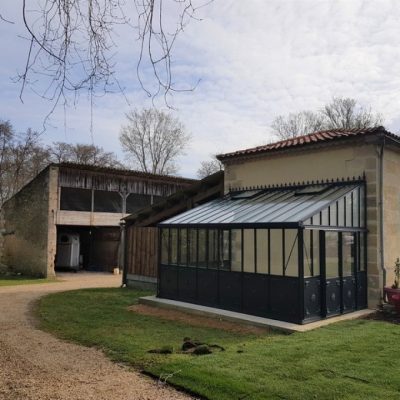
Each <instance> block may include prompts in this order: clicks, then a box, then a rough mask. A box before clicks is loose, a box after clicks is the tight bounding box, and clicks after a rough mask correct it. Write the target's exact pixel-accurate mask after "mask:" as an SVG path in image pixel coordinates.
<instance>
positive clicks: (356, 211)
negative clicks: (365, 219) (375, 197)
mask: <svg viewBox="0 0 400 400" xmlns="http://www.w3.org/2000/svg"><path fill="white" fill-rule="evenodd" d="M359 195H360V190H359V189H356V190H355V191H354V192H353V226H357V227H358V226H360V204H359Z"/></svg>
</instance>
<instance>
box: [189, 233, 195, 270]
mask: <svg viewBox="0 0 400 400" xmlns="http://www.w3.org/2000/svg"><path fill="white" fill-rule="evenodd" d="M188 258H189V266H191V267H195V266H196V265H197V230H196V229H189V257H188Z"/></svg>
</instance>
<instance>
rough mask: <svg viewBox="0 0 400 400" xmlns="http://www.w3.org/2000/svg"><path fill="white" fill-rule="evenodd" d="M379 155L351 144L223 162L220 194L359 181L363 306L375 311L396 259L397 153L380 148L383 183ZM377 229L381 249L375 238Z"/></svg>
mask: <svg viewBox="0 0 400 400" xmlns="http://www.w3.org/2000/svg"><path fill="white" fill-rule="evenodd" d="M380 152H381V146H380V145H379V144H373V143H370V144H369V143H368V142H360V141H358V142H354V141H352V142H347V143H342V144H340V145H339V144H337V145H330V146H319V147H317V146H316V147H314V148H306V149H292V150H290V151H282V152H275V153H268V154H263V155H259V156H257V157H248V158H247V159H245V158H238V159H232V160H228V161H226V164H225V191H226V192H227V191H229V190H230V189H231V188H233V189H234V188H243V187H253V186H265V185H279V184H285V183H287V184H291V183H298V182H303V181H305V182H306V181H317V180H320V181H321V180H324V181H326V180H330V179H337V178H350V179H352V178H353V177H356V178H358V177H359V176H365V180H366V190H367V227H368V243H367V248H368V250H367V268H368V302H369V306H370V307H375V306H376V305H377V304H378V303H379V302H380V301H381V299H382V289H383V286H384V285H385V284H389V283H390V282H391V280H392V266H393V264H394V261H395V259H396V258H397V257H400V250H398V248H399V247H398V240H399V239H400V209H399V205H400V187H399V185H398V177H399V176H400V154H399V152H398V151H395V150H394V149H386V148H385V150H384V152H383V156H382V157H383V158H382V165H383V174H382V176H383V179H382V182H380V176H381V174H380V166H381V162H380V159H381V158H380ZM380 185H382V187H383V198H384V200H383V203H384V204H383V205H382V206H383V220H382V218H381V214H380V200H379V199H380V195H379V194H380V187H381V186H380ZM382 225H383V231H384V238H383V239H384V240H383V243H384V245H383V246H381V242H382V241H381V238H380V234H379V233H380V231H381V229H380V227H381V226H382ZM382 260H383V262H382ZM387 267H390V268H387Z"/></svg>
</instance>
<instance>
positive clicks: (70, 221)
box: [0, 164, 194, 277]
mask: <svg viewBox="0 0 400 400" xmlns="http://www.w3.org/2000/svg"><path fill="white" fill-rule="evenodd" d="M193 182H194V181H193ZM191 184H192V180H190V179H184V178H176V177H168V176H161V175H152V174H145V173H141V172H137V171H123V170H113V169H109V168H101V167H93V166H84V165H79V164H54V165H50V166H48V167H47V168H46V169H45V170H43V171H42V172H41V173H40V174H39V175H38V176H37V177H36V178H34V179H33V180H32V181H31V182H30V183H28V184H27V185H26V186H24V187H23V188H22V189H21V190H20V191H19V192H18V193H17V194H16V195H14V196H13V197H12V198H11V199H9V200H8V201H6V202H5V203H4V205H3V207H2V209H1V210H0V267H1V265H5V266H6V267H7V268H10V269H11V270H13V271H16V272H20V273H22V274H25V275H30V276H38V277H52V276H54V275H55V271H54V266H55V259H56V251H57V229H59V228H60V227H61V228H68V229H69V228H71V229H72V230H73V229H77V228H81V227H88V229H90V228H91V227H97V228H101V229H105V228H106V227H107V228H109V227H114V228H117V229H119V223H120V221H121V218H123V217H126V216H127V215H128V214H127V213H126V212H125V210H126V208H125V209H124V206H123V207H122V210H121V211H122V212H95V211H94V210H93V204H94V193H95V190H101V191H109V192H111V191H113V192H119V194H120V195H122V194H125V200H126V196H127V194H128V193H131V194H136V193H137V194H140V195H141V194H145V195H148V196H151V199H153V196H157V197H165V196H167V195H169V194H170V193H174V192H175V191H177V190H180V189H182V188H183V187H186V186H190V185H191ZM64 187H67V188H79V189H87V190H88V191H89V190H90V191H91V195H92V210H91V211H89V212H85V211H73V210H69V209H67V210H60V208H61V207H60V204H61V199H62V195H61V190H62V188H64ZM122 190H125V191H126V192H124V193H121V191H122ZM101 246H102V245H99V248H100V250H102V251H103V252H104V251H106V252H107V251H108V250H107V248H106V247H104V246H103V247H101ZM102 254H103V253H101V254H100V257H103V255H102ZM103 258H105V257H103ZM116 265H117V263H116V264H115V265H114V266H116ZM1 268H2V269H3V267H1Z"/></svg>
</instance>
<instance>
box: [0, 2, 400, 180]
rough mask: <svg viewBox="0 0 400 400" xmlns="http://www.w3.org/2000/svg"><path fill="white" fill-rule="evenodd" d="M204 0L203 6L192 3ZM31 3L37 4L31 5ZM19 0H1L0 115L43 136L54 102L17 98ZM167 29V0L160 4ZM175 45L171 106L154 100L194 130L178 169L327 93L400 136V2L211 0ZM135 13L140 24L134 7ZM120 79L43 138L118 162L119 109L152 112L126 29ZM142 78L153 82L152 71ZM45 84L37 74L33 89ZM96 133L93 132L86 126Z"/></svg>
mask: <svg viewBox="0 0 400 400" xmlns="http://www.w3.org/2000/svg"><path fill="white" fill-rule="evenodd" d="M199 1H200V0H199ZM32 3H34V2H33V1H32ZM21 4H22V0H2V1H1V5H0V14H1V15H2V16H3V17H4V18H6V19H7V20H10V21H12V22H14V23H13V24H9V23H6V22H2V21H1V20H0V54H1V57H0V119H3V120H10V122H11V123H12V124H13V126H14V127H15V129H16V130H17V131H24V130H25V129H26V128H28V127H31V128H33V129H36V130H40V131H41V130H42V124H43V120H44V118H45V116H46V115H47V113H48V111H49V110H50V109H51V103H49V102H48V101H46V100H43V99H42V98H40V97H39V96H37V95H36V94H35V93H34V92H33V91H32V89H31V88H27V90H26V91H25V93H24V102H23V103H22V102H21V101H20V99H19V92H20V89H21V86H20V83H15V82H14V79H13V78H14V77H15V76H16V75H17V74H18V73H20V72H21V71H23V68H24V63H25V59H26V54H27V50H28V42H27V41H26V39H24V38H23V36H24V35H25V36H26V33H25V32H24V28H23V24H22V15H21ZM164 4H165V13H166V16H167V17H168V21H172V22H171V23H173V22H174V17H175V16H176V15H175V10H174V9H173V7H172V4H173V0H169V1H165V2H164ZM197 16H198V19H196V20H192V21H191V22H190V23H189V25H188V26H187V27H186V29H185V31H184V32H183V33H182V34H181V35H180V36H179V38H178V40H177V42H176V44H175V47H174V49H173V53H172V57H173V64H172V66H173V69H172V72H173V79H174V82H176V85H177V86H179V87H192V86H193V85H195V84H196V83H197V82H198V81H199V83H198V85H197V86H196V88H195V90H193V91H189V92H181V93H175V94H174V96H173V98H172V99H171V105H172V106H173V109H168V108H166V106H165V103H164V102H163V100H162V98H157V99H156V100H155V102H154V105H155V106H157V107H158V108H160V109H163V110H164V111H166V112H170V113H172V114H173V115H174V116H175V117H177V118H179V120H180V121H182V123H183V124H184V125H185V127H186V130H187V131H188V132H189V133H190V134H191V141H190V145H189V147H188V148H187V150H186V154H185V155H183V156H181V157H180V158H179V159H178V160H177V163H178V166H179V171H178V174H179V175H182V176H186V177H195V176H196V171H197V169H198V168H199V166H200V162H201V161H203V160H208V159H210V157H211V156H212V154H216V153H224V152H229V151H234V150H238V149H242V148H247V147H252V146H256V145H260V144H263V143H266V142H269V141H271V140H272V139H273V131H272V129H271V128H270V124H271V122H272V121H273V119H274V118H275V117H276V116H278V115H285V114H288V113H290V112H298V111H301V110H317V109H319V108H321V107H322V106H323V105H324V104H326V103H328V102H329V101H330V100H331V99H332V97H334V96H335V97H351V98H355V99H357V100H358V101H359V102H360V103H361V104H362V105H364V106H368V107H369V106H371V108H372V109H373V111H376V112H380V113H382V115H383V116H384V119H385V126H386V128H387V129H388V130H390V131H392V132H394V133H399V131H400V113H399V110H400V2H399V1H398V0H292V1H290V0H247V1H239V0H214V2H212V3H211V4H209V5H207V6H205V7H203V8H201V9H200V10H199V13H198V14H197ZM132 18H133V19H134V18H136V17H135V14H134V12H132ZM115 43H116V48H115V49H114V52H115V56H114V57H115V61H116V77H117V78H118V80H119V82H120V84H121V86H122V87H123V88H124V92H125V96H126V97H125V96H123V95H122V94H121V93H107V94H106V95H105V96H102V97H99V98H96V99H95V101H94V106H93V118H91V107H90V102H89V101H88V98H87V95H85V94H84V93H83V94H82V95H81V96H80V97H79V100H78V102H77V103H76V104H75V105H71V106H69V107H68V108H67V109H66V110H64V108H63V107H61V106H60V107H58V108H57V109H56V110H55V112H54V113H53V114H52V116H51V119H50V121H49V124H48V126H47V129H46V131H45V132H44V133H43V135H42V140H43V142H44V143H49V144H50V143H51V142H54V141H66V142H70V143H76V142H79V143H94V144H96V145H99V146H102V147H103V148H104V149H105V150H107V151H113V152H115V153H116V154H117V155H118V156H119V157H120V158H121V159H123V158H124V155H123V153H122V151H121V147H120V143H119V139H118V137H119V133H120V129H121V125H123V124H124V123H125V121H126V117H125V114H126V113H127V112H129V110H130V109H132V108H135V107H136V108H139V109H140V108H142V107H152V106H153V103H152V100H151V99H149V98H148V97H147V96H146V94H145V92H144V91H143V90H142V89H141V88H140V85H139V84H138V81H137V77H136V63H137V59H138V54H139V43H138V42H137V40H136V34H135V32H134V31H132V30H131V28H129V30H128V28H127V27H122V28H120V31H119V32H118V36H117V37H116V38H115ZM144 79H145V81H146V82H150V83H151V82H152V79H154V78H153V76H152V74H151V72H150V71H149V70H145V71H144ZM41 85H42V82H41V81H40V78H39V77H38V82H37V83H36V89H37V88H39V89H40V87H41ZM92 123H93V128H92V129H91V124H92Z"/></svg>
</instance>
